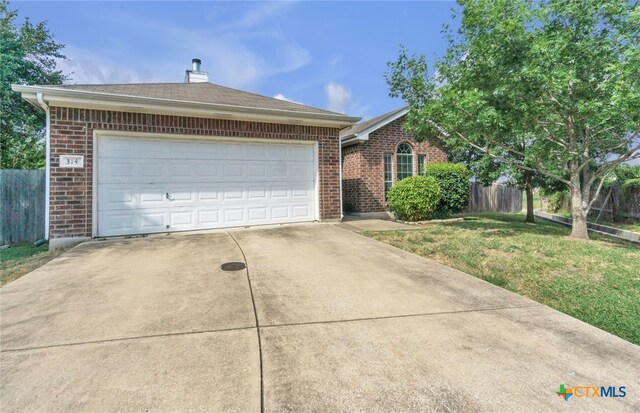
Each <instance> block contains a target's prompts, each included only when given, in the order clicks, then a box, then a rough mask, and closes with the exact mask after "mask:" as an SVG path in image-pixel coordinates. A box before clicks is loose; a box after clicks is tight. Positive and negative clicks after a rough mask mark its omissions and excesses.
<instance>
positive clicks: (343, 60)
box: [10, 1, 455, 118]
mask: <svg viewBox="0 0 640 413" xmlns="http://www.w3.org/2000/svg"><path fill="white" fill-rule="evenodd" d="M10 7H11V8H17V9H18V10H19V16H20V17H26V16H28V17H29V18H31V19H32V21H34V22H38V21H41V20H47V22H48V27H49V28H50V30H51V32H52V33H53V34H54V36H55V39H56V40H57V41H58V42H61V43H63V44H65V45H66V49H65V53H66V55H67V57H68V60H66V61H60V62H59V68H61V69H62V70H63V71H64V72H65V73H71V72H73V74H72V80H71V82H70V83H136V82H182V81H183V78H184V71H185V69H187V68H188V67H189V66H190V62H191V59H192V58H193V57H199V58H200V59H202V70H205V71H208V72H209V80H210V81H211V82H212V83H217V84H221V85H224V86H229V87H234V88H238V89H243V90H247V91H251V92H254V93H259V94H262V95H266V96H271V97H275V96H278V97H280V98H285V99H289V100H293V101H296V102H301V103H304V104H307V105H311V106H316V107H320V108H325V109H329V110H333V111H336V112H342V113H347V114H349V115H353V116H362V117H364V118H369V117H373V116H377V115H379V114H382V113H384V112H387V111H390V110H393V109H396V108H398V107H400V106H402V104H403V103H402V101H400V100H399V99H392V98H390V97H389V96H388V87H387V85H386V83H385V81H384V78H383V74H384V72H385V70H386V63H387V61H389V60H393V59H395V58H396V57H397V53H398V47H399V45H400V43H404V44H405V45H406V46H407V47H408V48H409V49H410V50H411V51H412V52H418V53H424V54H425V55H426V56H427V58H428V59H429V61H433V59H434V57H435V56H439V55H442V54H443V53H444V50H445V48H446V44H445V42H444V40H443V36H442V35H441V28H442V25H443V24H445V23H449V24H452V26H453V27H455V22H453V21H452V20H451V8H452V7H455V3H454V2H448V1H413V2H361V1H351V2H343V1H322V2H319V1H317V2H307V1H292V2H229V1H223V2H170V1H163V2H150V1H137V2H94V1H77V2H57V1H56V2H54V1H49V2H31V1H13V2H11V3H10Z"/></svg>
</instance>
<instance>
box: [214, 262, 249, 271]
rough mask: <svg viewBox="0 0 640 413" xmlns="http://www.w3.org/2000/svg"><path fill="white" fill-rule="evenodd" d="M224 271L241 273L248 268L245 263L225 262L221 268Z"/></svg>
mask: <svg viewBox="0 0 640 413" xmlns="http://www.w3.org/2000/svg"><path fill="white" fill-rule="evenodd" d="M220 268H221V269H222V271H240V270H244V269H245V268H247V266H246V265H244V262H225V263H224V264H222V265H221V266H220Z"/></svg>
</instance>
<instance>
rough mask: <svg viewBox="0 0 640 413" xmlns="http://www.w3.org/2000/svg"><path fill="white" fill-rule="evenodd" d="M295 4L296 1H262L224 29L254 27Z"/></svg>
mask: <svg viewBox="0 0 640 413" xmlns="http://www.w3.org/2000/svg"><path fill="white" fill-rule="evenodd" d="M294 4H295V2H294V1H272V2H268V3H261V4H259V5H258V6H257V7H254V8H252V9H250V10H249V11H248V12H247V13H246V14H245V15H244V16H243V17H242V18H240V19H239V20H238V21H236V22H235V23H231V24H229V25H226V26H223V27H222V29H223V30H227V29H230V28H238V27H244V28H247V27H254V26H256V25H258V24H260V23H262V22H263V21H265V20H270V19H274V18H276V17H278V16H280V15H281V14H283V12H284V11H286V10H288V9H289V8H290V7H291V6H293V5H294Z"/></svg>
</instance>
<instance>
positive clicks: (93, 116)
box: [49, 107, 340, 238]
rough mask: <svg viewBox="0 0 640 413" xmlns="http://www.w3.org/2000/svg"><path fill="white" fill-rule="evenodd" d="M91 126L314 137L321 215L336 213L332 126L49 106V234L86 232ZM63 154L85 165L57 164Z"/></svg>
mask: <svg viewBox="0 0 640 413" xmlns="http://www.w3.org/2000/svg"><path fill="white" fill-rule="evenodd" d="M94 130H105V131H130V132H148V133H166V134H184V135H200V136H221V137H242V138H262V139H292V140H312V141H317V142H318V161H319V165H318V168H319V174H320V179H319V181H320V188H319V193H320V218H321V219H333V218H339V217H340V175H339V173H340V171H339V169H338V168H339V167H340V166H339V152H338V151H339V138H338V129H337V128H327V127H316V126H301V125H286V124H272V123H260V122H244V121H235V120H221V119H205V118H191V117H185V116H170V115H153V114H141V113H126V112H114V111H103V110H88V109H70V108H63V107H52V108H51V196H50V222H49V229H50V234H49V236H50V238H64V237H90V236H91V233H92V231H91V230H92V219H91V216H92V196H93V194H92V180H93V174H92V171H93V131H94ZM63 154H71V155H84V162H85V163H84V168H78V169H65V168H59V165H58V163H59V157H60V155H63Z"/></svg>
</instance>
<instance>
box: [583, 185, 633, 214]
mask: <svg viewBox="0 0 640 413" xmlns="http://www.w3.org/2000/svg"><path fill="white" fill-rule="evenodd" d="M591 195H592V196H593V195H594V193H593V192H592V194H591ZM591 209H592V213H593V214H595V215H598V213H600V210H602V216H603V217H608V218H612V219H616V218H640V189H637V188H628V189H621V188H620V187H619V186H617V185H615V186H612V187H610V188H603V189H602V190H601V191H600V193H599V194H598V198H596V200H595V201H594V202H593V206H592V207H591Z"/></svg>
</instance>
